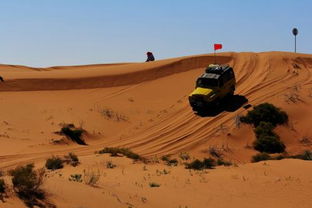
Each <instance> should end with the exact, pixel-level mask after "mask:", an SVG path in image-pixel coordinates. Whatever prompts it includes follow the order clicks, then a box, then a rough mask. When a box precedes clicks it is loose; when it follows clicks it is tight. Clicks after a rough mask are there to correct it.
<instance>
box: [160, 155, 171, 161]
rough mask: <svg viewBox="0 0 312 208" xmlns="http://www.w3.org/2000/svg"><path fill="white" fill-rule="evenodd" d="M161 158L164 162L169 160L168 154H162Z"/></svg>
mask: <svg viewBox="0 0 312 208" xmlns="http://www.w3.org/2000/svg"><path fill="white" fill-rule="evenodd" d="M161 160H162V161H165V162H168V161H169V160H170V155H163V156H162V157H161Z"/></svg>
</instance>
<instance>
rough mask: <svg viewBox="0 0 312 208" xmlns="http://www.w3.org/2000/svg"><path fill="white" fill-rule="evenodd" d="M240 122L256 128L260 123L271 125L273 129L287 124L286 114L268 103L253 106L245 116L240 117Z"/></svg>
mask: <svg viewBox="0 0 312 208" xmlns="http://www.w3.org/2000/svg"><path fill="white" fill-rule="evenodd" d="M240 120H241V122H243V123H247V124H252V125H254V127H257V126H258V125H259V124H260V122H268V123H271V124H272V125H273V126H274V127H275V126H277V125H282V124H285V123H287V122H288V115H287V114H286V112H284V111H282V110H281V109H279V108H277V107H275V106H274V105H273V104H270V103H262V104H259V105H257V106H254V108H253V110H251V111H248V113H247V115H246V116H242V117H240Z"/></svg>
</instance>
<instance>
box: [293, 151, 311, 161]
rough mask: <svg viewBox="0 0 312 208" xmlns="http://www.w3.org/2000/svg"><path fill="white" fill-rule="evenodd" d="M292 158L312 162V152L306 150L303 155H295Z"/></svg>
mask: <svg viewBox="0 0 312 208" xmlns="http://www.w3.org/2000/svg"><path fill="white" fill-rule="evenodd" d="M292 158H297V159H301V160H312V152H311V151H309V150H306V151H304V152H303V153H302V154H300V155H295V156H293V157H292Z"/></svg>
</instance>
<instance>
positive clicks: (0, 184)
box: [0, 179, 6, 198]
mask: <svg viewBox="0 0 312 208" xmlns="http://www.w3.org/2000/svg"><path fill="white" fill-rule="evenodd" d="M5 189H6V186H5V182H4V180H3V179H0V198H1V195H2V194H4V193H5Z"/></svg>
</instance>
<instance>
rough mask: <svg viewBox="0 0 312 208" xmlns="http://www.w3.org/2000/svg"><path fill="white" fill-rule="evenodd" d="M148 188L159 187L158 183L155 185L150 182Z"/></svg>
mask: <svg viewBox="0 0 312 208" xmlns="http://www.w3.org/2000/svg"><path fill="white" fill-rule="evenodd" d="M149 186H150V187H151V188H155V187H160V184H159V183H155V182H151V183H149Z"/></svg>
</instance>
